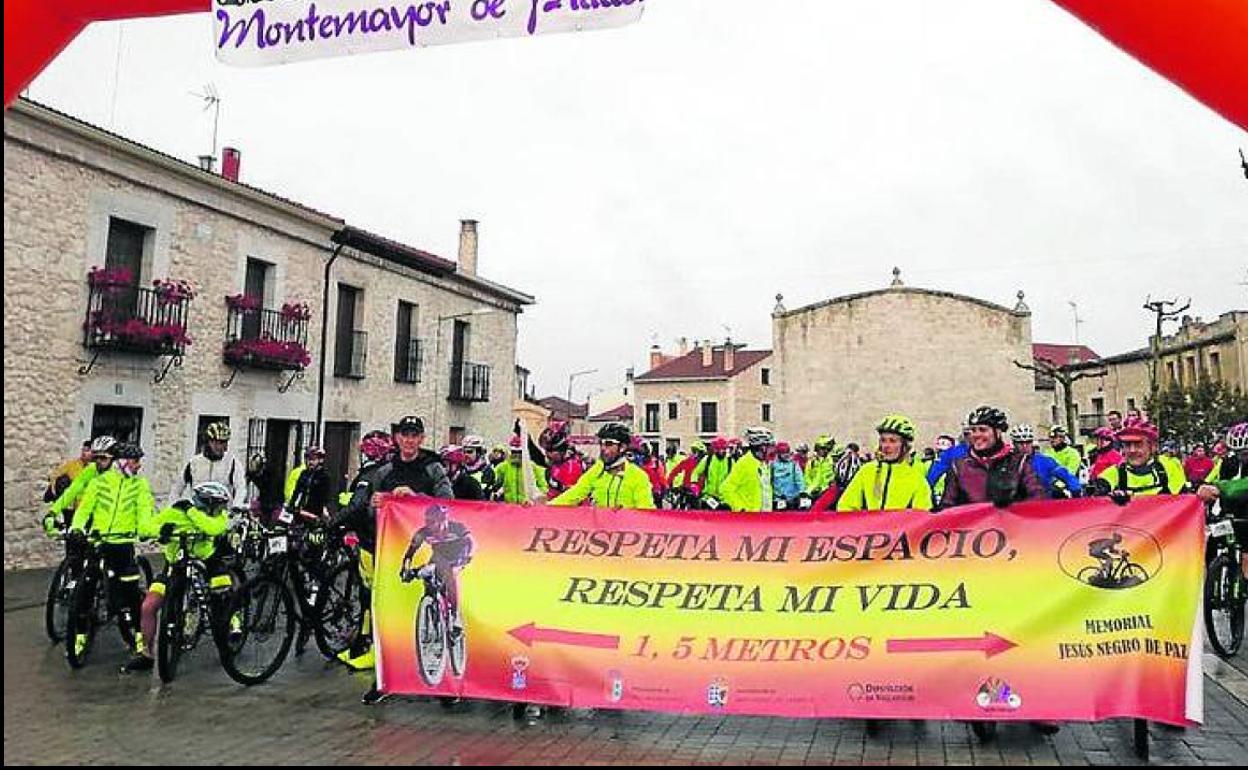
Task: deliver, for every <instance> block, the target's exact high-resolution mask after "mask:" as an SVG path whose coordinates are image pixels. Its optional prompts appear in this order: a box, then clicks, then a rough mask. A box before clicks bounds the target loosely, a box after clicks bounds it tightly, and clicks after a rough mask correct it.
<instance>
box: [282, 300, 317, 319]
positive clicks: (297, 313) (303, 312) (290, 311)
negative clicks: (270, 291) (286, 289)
mask: <svg viewBox="0 0 1248 770" xmlns="http://www.w3.org/2000/svg"><path fill="white" fill-rule="evenodd" d="M311 317H312V308H310V307H308V303H306V302H294V301H290V302H286V303H285V304H283V305H282V318H285V319H286V320H288V321H306V320H308V319H309V318H311Z"/></svg>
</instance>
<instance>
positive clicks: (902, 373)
mask: <svg viewBox="0 0 1248 770" xmlns="http://www.w3.org/2000/svg"><path fill="white" fill-rule="evenodd" d="M772 334H773V339H772V346H773V350H774V351H775V352H774V354H773V361H774V366H775V368H776V370H777V373H778V375H779V378H780V385H779V391H780V392H779V397H778V398H777V399H776V400H777V401H778V402H779V414H778V417H779V428H780V430H779V435H781V436H783V437H785V438H787V439H788V440H790V441H793V442H802V441H806V442H809V441H811V440H813V439H814V437H815V436H817V435H819V434H821V433H830V434H831V435H833V436H835V437H836V438H837V440H838V441H841V442H842V443H844V442H847V441H857V442H858V443H860V444H862V445H863V446H874V445H875V433H874V426H875V425H876V424H877V423H878V421H879V419H880V418H881V417H882V416H884V415H886V414H892V413H901V414H905V415H908V416H909V417H910V418H911V419H913V420H914V421H915V422H916V424H917V425H918V430H919V437H918V443H919V445H920V446H924V445H928V444H930V443H931V442H932V441H933V440H934V438H935V437H936V436H937V435H938V434H940V433H942V432H956V431H957V430H958V429H959V427H960V426H961V424H962V422H963V421H964V419H965V417H966V414H967V413H968V412H969V411H970V410H971V409H972V408H974V407H975V406H977V405H979V404H984V403H987V404H993V405H995V406H999V407H1001V408H1003V409H1005V410H1006V411H1007V412H1008V413H1009V415H1010V417H1011V419H1012V420H1013V421H1015V422H1022V421H1027V422H1033V423H1040V422H1044V421H1045V420H1046V415H1047V414H1048V411H1049V410H1048V403H1049V401H1050V398H1051V397H1050V394H1049V393H1047V392H1045V393H1037V392H1036V390H1035V377H1034V375H1033V374H1032V373H1031V372H1028V371H1024V370H1022V369H1019V368H1018V367H1016V366H1015V365H1014V361H1022V362H1030V361H1031V317H1030V314H1029V312H1027V311H1026V310H1025V308H1024V309H1021V310H1019V311H1011V310H1009V309H1007V308H1004V307H1000V306H997V305H993V304H991V303H988V302H983V301H980V300H976V299H973V298H970V297H962V296H959V295H955V294H949V293H944V292H935V291H927V290H923V289H915V288H909V287H900V286H899V287H893V288H890V289H886V290H882V291H876V292H869V293H866V294H862V295H854V296H852V297H842V298H839V299H834V300H830V301H827V302H823V303H820V304H817V305H812V306H810V307H808V308H802V309H798V310H793V311H783V310H779V309H778V311H777V312H776V313H775V314H773V317H772Z"/></svg>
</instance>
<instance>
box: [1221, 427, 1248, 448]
mask: <svg viewBox="0 0 1248 770" xmlns="http://www.w3.org/2000/svg"><path fill="white" fill-rule="evenodd" d="M1226 447H1227V449H1230V450H1231V451H1234V452H1238V451H1240V450H1243V449H1248V422H1241V423H1239V424H1238V425H1232V426H1231V427H1230V428H1229V429H1228V430H1227V431H1226Z"/></svg>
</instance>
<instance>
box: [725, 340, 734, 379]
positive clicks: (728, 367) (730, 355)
mask: <svg viewBox="0 0 1248 770" xmlns="http://www.w3.org/2000/svg"><path fill="white" fill-rule="evenodd" d="M736 363H737V352H736V346H735V345H733V344H732V340H728V341H727V342H725V343H724V371H725V372H731V371H732V367H733V365H735V364H736Z"/></svg>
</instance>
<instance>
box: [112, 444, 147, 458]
mask: <svg viewBox="0 0 1248 770" xmlns="http://www.w3.org/2000/svg"><path fill="white" fill-rule="evenodd" d="M113 457H115V458H117V459H118V460H138V459H140V458H142V457H143V449H142V448H141V447H140V446H139V445H138V444H131V443H129V442H125V443H119V444H117V445H116V446H114V447H113Z"/></svg>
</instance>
